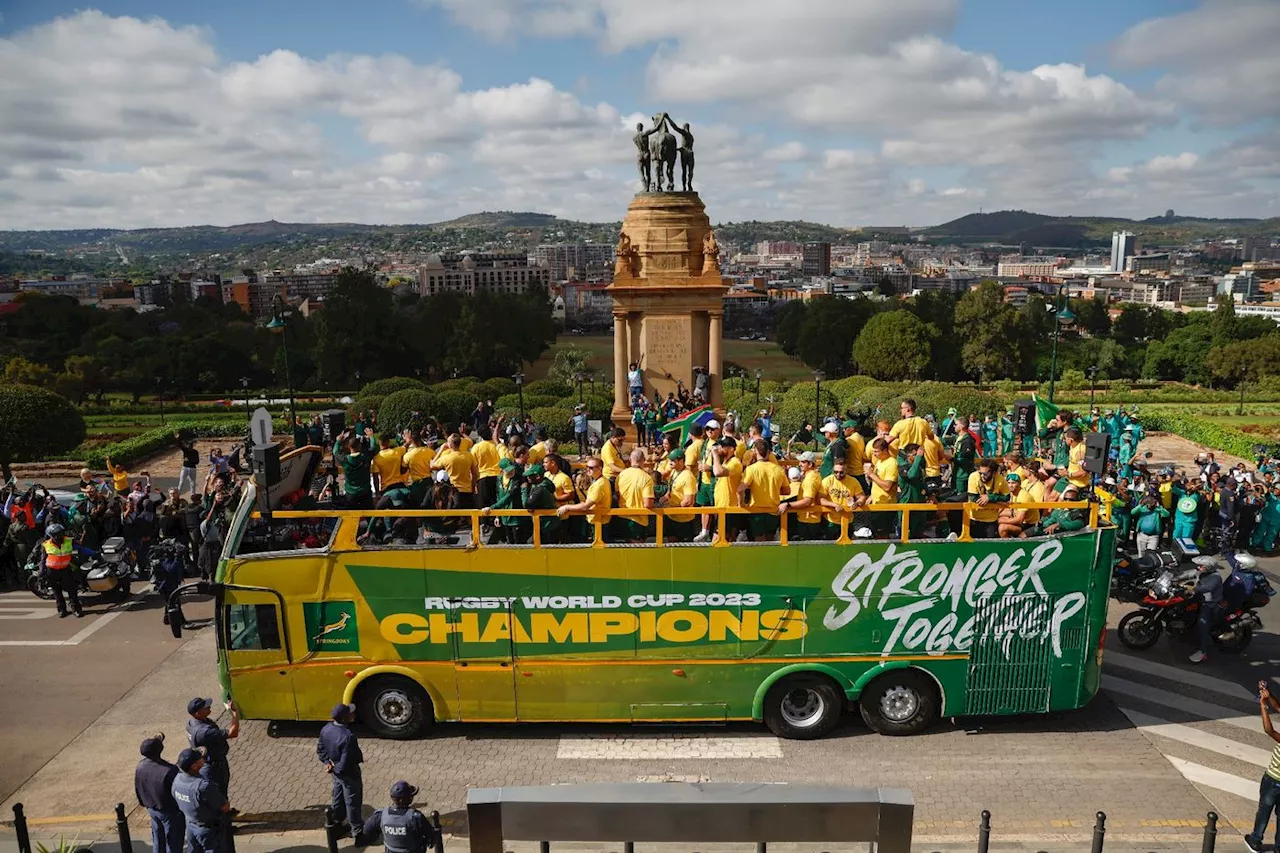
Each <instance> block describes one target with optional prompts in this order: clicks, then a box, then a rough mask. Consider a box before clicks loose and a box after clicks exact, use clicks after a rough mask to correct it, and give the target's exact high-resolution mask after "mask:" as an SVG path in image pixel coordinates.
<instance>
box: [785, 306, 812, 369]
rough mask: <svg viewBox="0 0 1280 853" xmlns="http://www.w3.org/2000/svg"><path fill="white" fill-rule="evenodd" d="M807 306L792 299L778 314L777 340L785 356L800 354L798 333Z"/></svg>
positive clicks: (802, 325) (802, 324)
mask: <svg viewBox="0 0 1280 853" xmlns="http://www.w3.org/2000/svg"><path fill="white" fill-rule="evenodd" d="M807 310H808V308H807V306H806V305H805V303H804V302H803V301H802V300H800V299H793V300H791V301H790V302H788V303H787V304H786V305H783V306H782V310H781V311H780V312H779V313H778V325H777V338H778V346H779V347H781V348H782V351H783V352H785V353H786V354H787V355H789V356H792V357H793V358H794V357H795V356H798V355H799V354H800V332H801V329H802V328H803V327H804V320H805V315H806V313H807Z"/></svg>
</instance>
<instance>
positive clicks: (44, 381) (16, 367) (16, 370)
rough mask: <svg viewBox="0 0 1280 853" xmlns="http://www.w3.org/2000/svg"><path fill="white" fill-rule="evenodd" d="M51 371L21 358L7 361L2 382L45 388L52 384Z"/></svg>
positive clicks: (45, 366) (16, 357) (46, 367)
mask: <svg viewBox="0 0 1280 853" xmlns="http://www.w3.org/2000/svg"><path fill="white" fill-rule="evenodd" d="M53 376H54V374H53V371H52V370H50V369H49V368H48V366H47V365H44V364H38V363H37V362H34V361H28V360H27V359H25V358H23V357H22V356H15V357H14V358H11V359H9V363H8V364H6V365H5V366H4V381H5V382H7V383H10V384H14V385H35V386H36V387H38V388H47V387H49V386H50V385H52V384H53Z"/></svg>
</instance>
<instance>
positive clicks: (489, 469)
mask: <svg viewBox="0 0 1280 853" xmlns="http://www.w3.org/2000/svg"><path fill="white" fill-rule="evenodd" d="M471 458H473V459H475V460H476V476H478V477H497V476H498V475H499V474H501V473H502V468H500V467H499V466H498V463H499V462H501V461H502V457H501V454H499V452H498V445H496V444H494V443H493V442H492V441H477V442H476V443H475V444H474V445H472V447H471Z"/></svg>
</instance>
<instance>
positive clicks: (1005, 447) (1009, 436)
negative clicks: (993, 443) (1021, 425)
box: [1000, 409, 1014, 456]
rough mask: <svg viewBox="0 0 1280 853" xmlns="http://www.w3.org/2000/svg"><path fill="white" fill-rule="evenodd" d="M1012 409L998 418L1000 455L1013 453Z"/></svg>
mask: <svg viewBox="0 0 1280 853" xmlns="http://www.w3.org/2000/svg"><path fill="white" fill-rule="evenodd" d="M1013 444H1014V436H1013V409H1009V411H1008V412H1006V413H1004V414H1003V415H1001V416H1000V455H1001V456H1004V455H1005V454H1006V453H1012V452H1013V451H1014V446H1013Z"/></svg>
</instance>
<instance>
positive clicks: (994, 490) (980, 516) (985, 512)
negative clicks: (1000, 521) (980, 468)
mask: <svg viewBox="0 0 1280 853" xmlns="http://www.w3.org/2000/svg"><path fill="white" fill-rule="evenodd" d="M965 488H966V490H967V491H968V493H969V494H971V495H1007V494H1009V483H1008V481H1006V480H1005V478H1004V474H993V475H992V477H991V483H990V484H986V483H983V482H982V474H980V473H979V472H977V471H974V472H973V473H972V474H970V475H969V483H968V485H967V486H966V487H965ZM1002 509H1004V505H1003V504H998V503H989V504H987V505H986V506H976V507H974V508H973V509H972V510H971V511H970V513H969V517H970V518H972V519H973V520H974V521H995V520H996V519H997V518H999V517H1000V510H1002Z"/></svg>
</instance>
